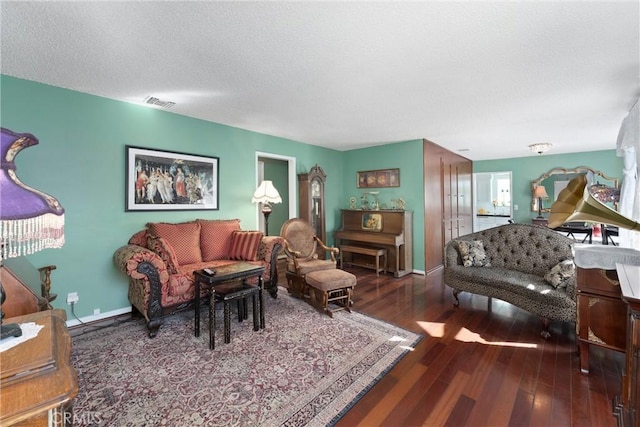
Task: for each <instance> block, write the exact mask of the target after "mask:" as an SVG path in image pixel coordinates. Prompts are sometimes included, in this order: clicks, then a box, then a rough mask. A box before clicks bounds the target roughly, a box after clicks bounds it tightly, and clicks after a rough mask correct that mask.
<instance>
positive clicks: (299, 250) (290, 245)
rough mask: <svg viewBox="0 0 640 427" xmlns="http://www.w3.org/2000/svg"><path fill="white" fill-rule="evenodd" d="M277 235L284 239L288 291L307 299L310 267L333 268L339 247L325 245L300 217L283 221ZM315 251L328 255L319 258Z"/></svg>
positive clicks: (314, 269)
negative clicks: (324, 257) (307, 276)
mask: <svg viewBox="0 0 640 427" xmlns="http://www.w3.org/2000/svg"><path fill="white" fill-rule="evenodd" d="M280 236H282V237H284V239H285V244H284V253H285V254H286V255H287V273H286V276H287V288H288V290H289V293H290V294H291V295H292V296H294V297H296V298H301V299H308V298H309V293H308V290H307V283H306V281H305V276H306V275H307V274H308V273H311V272H312V271H320V270H329V269H335V268H336V256H337V255H338V253H339V252H340V250H339V249H338V248H336V247H330V246H327V245H326V244H325V243H324V242H323V241H322V240H321V239H320V238H319V237H318V236H316V235H315V234H314V231H313V228H312V227H311V225H310V224H309V223H308V222H306V221H305V220H303V219H300V218H293V219H290V220H288V221H287V222H285V223H284V224H283V225H282V228H281V229H280ZM318 253H320V254H326V253H328V254H329V258H330V259H320V257H319V256H318Z"/></svg>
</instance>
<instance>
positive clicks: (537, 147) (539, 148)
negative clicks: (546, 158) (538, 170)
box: [529, 142, 553, 154]
mask: <svg viewBox="0 0 640 427" xmlns="http://www.w3.org/2000/svg"><path fill="white" fill-rule="evenodd" d="M551 147H553V144H549V143H548V142H542V143H540V144H531V145H530V146H529V150H531V151H533V152H534V153H538V154H542V153H545V152H547V151H549V150H550V149H551Z"/></svg>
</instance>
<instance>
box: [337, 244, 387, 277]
mask: <svg viewBox="0 0 640 427" xmlns="http://www.w3.org/2000/svg"><path fill="white" fill-rule="evenodd" d="M345 253H351V254H360V255H368V256H372V257H375V259H376V263H375V265H372V264H365V263H355V262H347V264H352V265H357V266H359V267H366V268H373V269H375V271H376V276H380V272H381V271H382V272H383V273H386V272H387V250H386V249H383V248H366V247H362V246H350V245H343V246H340V268H342V266H343V264H344V262H345V261H344V254H345ZM381 257H382V258H383V262H382V265H381V264H380V258H381Z"/></svg>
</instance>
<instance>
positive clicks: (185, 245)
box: [147, 222, 202, 265]
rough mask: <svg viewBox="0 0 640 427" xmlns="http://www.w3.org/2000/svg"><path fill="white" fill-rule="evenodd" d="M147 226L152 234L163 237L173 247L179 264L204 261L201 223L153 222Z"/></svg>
mask: <svg viewBox="0 0 640 427" xmlns="http://www.w3.org/2000/svg"><path fill="white" fill-rule="evenodd" d="M147 227H148V228H149V234H151V236H154V237H161V238H163V239H164V240H165V241H166V243H167V244H168V245H169V246H171V248H173V250H174V252H175V254H176V260H177V261H178V265H188V264H195V263H197V262H202V253H201V252H200V224H198V223H197V222H183V223H179V224H170V223H166V222H152V223H148V224H147Z"/></svg>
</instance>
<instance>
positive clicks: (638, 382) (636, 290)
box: [613, 264, 640, 427]
mask: <svg viewBox="0 0 640 427" xmlns="http://www.w3.org/2000/svg"><path fill="white" fill-rule="evenodd" d="M616 270H617V271H618V274H619V275H620V285H621V288H622V299H623V300H624V301H625V304H626V305H627V316H626V317H627V336H626V339H627V351H626V356H625V365H624V370H623V372H622V390H621V392H620V396H616V398H615V399H614V405H613V407H614V411H613V412H614V415H615V416H616V418H617V419H618V425H619V426H635V427H638V426H640V266H639V265H628V264H617V265H616Z"/></svg>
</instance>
